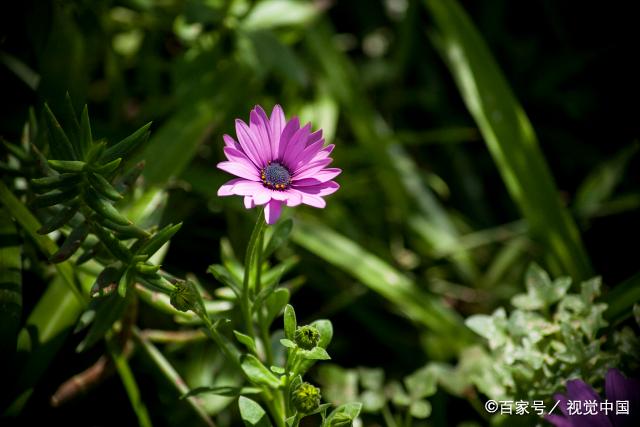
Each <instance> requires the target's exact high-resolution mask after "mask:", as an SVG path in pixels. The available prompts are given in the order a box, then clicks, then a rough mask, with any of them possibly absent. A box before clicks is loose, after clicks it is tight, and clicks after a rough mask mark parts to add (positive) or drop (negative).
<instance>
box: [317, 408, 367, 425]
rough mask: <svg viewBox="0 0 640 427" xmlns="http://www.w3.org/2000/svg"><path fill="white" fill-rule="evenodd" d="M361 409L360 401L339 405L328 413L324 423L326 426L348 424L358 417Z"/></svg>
mask: <svg viewBox="0 0 640 427" xmlns="http://www.w3.org/2000/svg"><path fill="white" fill-rule="evenodd" d="M361 410H362V403H360V402H354V403H346V404H344V405H340V406H338V407H337V408H336V409H334V410H333V411H332V412H331V413H330V414H329V416H328V417H327V419H326V421H325V423H324V425H325V426H327V427H344V426H350V425H351V424H353V421H354V420H355V419H356V418H358V415H360V411H361Z"/></svg>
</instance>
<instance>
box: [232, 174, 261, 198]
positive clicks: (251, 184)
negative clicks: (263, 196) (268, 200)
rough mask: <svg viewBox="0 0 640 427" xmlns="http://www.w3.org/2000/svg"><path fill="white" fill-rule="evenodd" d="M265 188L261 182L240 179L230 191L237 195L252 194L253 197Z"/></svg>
mask: <svg viewBox="0 0 640 427" xmlns="http://www.w3.org/2000/svg"><path fill="white" fill-rule="evenodd" d="M263 190H265V188H264V186H263V185H262V183H261V182H256V181H248V180H245V179H243V180H241V181H240V182H238V183H237V184H235V185H234V186H233V188H232V190H231V191H232V193H233V194H237V195H238V196H253V197H254V199H255V196H256V194H258V193H261V192H262V191H263Z"/></svg>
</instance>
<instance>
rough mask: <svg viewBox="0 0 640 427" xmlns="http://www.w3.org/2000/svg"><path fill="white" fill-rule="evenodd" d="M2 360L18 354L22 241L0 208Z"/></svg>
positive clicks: (0, 354)
mask: <svg viewBox="0 0 640 427" xmlns="http://www.w3.org/2000/svg"><path fill="white" fill-rule="evenodd" d="M0 236H2V238H1V239H0V325H2V327H0V359H1V360H4V361H6V362H9V360H10V359H11V358H12V356H13V354H14V353H15V351H16V342H17V338H18V331H19V330H20V318H21V316H22V255H21V243H22V239H21V238H20V235H19V234H18V229H17V228H16V225H15V224H14V223H13V220H12V218H11V215H10V214H9V212H8V211H7V210H6V209H5V208H3V207H0Z"/></svg>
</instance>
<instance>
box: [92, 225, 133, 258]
mask: <svg viewBox="0 0 640 427" xmlns="http://www.w3.org/2000/svg"><path fill="white" fill-rule="evenodd" d="M92 232H93V233H95V234H96V236H98V238H99V239H100V242H101V243H102V244H103V245H104V246H105V247H106V248H107V249H108V250H109V252H111V254H112V255H113V256H114V257H115V258H117V259H119V260H120V261H122V262H124V263H125V264H128V263H129V262H130V261H131V257H132V255H131V251H130V250H129V248H128V247H127V246H125V244H124V243H122V242H120V240H118V239H116V237H115V236H114V235H113V233H111V232H110V231H108V230H105V229H104V228H102V227H100V226H99V225H98V226H95V227H93V228H92Z"/></svg>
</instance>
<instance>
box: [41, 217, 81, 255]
mask: <svg viewBox="0 0 640 427" xmlns="http://www.w3.org/2000/svg"><path fill="white" fill-rule="evenodd" d="M88 235H89V227H88V225H87V224H86V223H85V222H83V223H81V224H80V225H78V226H77V227H75V228H74V229H73V230H72V231H71V233H69V236H67V238H66V239H65V240H64V243H62V246H60V249H58V251H57V252H56V253H55V254H53V255H52V256H51V257H50V258H49V261H51V262H53V263H60V262H63V261H66V260H68V259H69V258H70V257H71V255H73V254H74V253H75V252H76V251H77V250H78V248H80V245H82V243H83V242H84V241H85V239H86V238H87V236H88Z"/></svg>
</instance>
